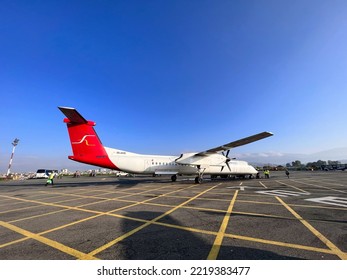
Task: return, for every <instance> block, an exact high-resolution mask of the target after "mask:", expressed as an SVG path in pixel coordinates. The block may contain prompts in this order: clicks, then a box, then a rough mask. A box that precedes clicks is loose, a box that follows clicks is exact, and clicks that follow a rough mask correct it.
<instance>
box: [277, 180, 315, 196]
mask: <svg viewBox="0 0 347 280" xmlns="http://www.w3.org/2000/svg"><path fill="white" fill-rule="evenodd" d="M276 182H277V183H279V184H282V185H285V186H288V187H291V188H293V189H296V190H298V191H300V192H302V193H307V194H308V193H309V192H307V191H305V190H303V189H300V188H298V187H296V186H293V185H290V184H287V183H283V182H281V181H276Z"/></svg>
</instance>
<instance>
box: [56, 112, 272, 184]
mask: <svg viewBox="0 0 347 280" xmlns="http://www.w3.org/2000/svg"><path fill="white" fill-rule="evenodd" d="M58 108H59V109H60V111H61V112H62V113H63V114H64V115H65V116H66V118H64V123H66V125H67V129H68V134H69V137H70V143H71V147H72V152H73V155H72V156H68V158H69V159H71V160H74V161H77V162H81V163H86V164H90V165H95V166H99V167H103V168H108V169H114V170H118V171H122V172H126V173H132V174H150V175H153V176H156V175H171V180H172V182H175V181H176V180H177V176H178V175H196V177H195V183H197V184H200V183H202V181H203V175H211V178H216V177H217V176H220V177H221V178H227V177H228V176H239V177H245V176H249V177H250V178H251V177H252V176H253V175H255V174H257V173H258V171H257V170H256V169H255V168H254V167H253V166H251V165H250V164H249V163H248V162H246V161H240V160H235V159H231V158H229V157H228V156H229V152H230V149H232V148H235V147H238V146H242V145H246V144H249V143H252V142H254V141H258V140H260V139H263V138H266V137H269V136H272V135H273V134H272V133H271V132H261V133H258V134H255V135H252V136H249V137H246V138H243V139H240V140H236V141H233V142H230V143H228V144H225V145H222V146H218V147H216V148H212V149H208V150H206V151H202V152H198V153H183V154H181V155H180V156H165V155H145V154H137V153H132V152H128V151H123V150H119V149H114V148H109V147H105V146H104V145H103V144H102V142H101V141H100V139H99V137H98V135H97V134H96V132H95V130H94V128H93V127H94V126H95V125H96V123H95V122H93V121H88V120H86V119H85V118H84V117H83V116H82V115H81V114H80V113H79V112H78V111H77V110H76V109H75V108H70V107H58ZM225 152H226V154H225Z"/></svg>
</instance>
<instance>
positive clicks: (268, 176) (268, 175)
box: [264, 169, 270, 179]
mask: <svg viewBox="0 0 347 280" xmlns="http://www.w3.org/2000/svg"><path fill="white" fill-rule="evenodd" d="M264 175H265V178H266V179H269V178H270V171H269V169H265V170H264Z"/></svg>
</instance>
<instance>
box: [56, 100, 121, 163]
mask: <svg viewBox="0 0 347 280" xmlns="http://www.w3.org/2000/svg"><path fill="white" fill-rule="evenodd" d="M58 108H59V109H60V111H62V112H63V114H64V115H65V116H66V117H67V118H65V119H64V122H65V123H66V124H67V129H68V132H69V136H70V142H71V147H72V152H73V156H69V159H72V160H75V161H79V162H83V163H87V164H92V165H97V166H101V167H106V168H110V169H118V168H117V167H116V166H115V165H114V164H113V163H112V162H111V160H110V159H109V157H108V154H107V152H106V150H105V148H104V146H103V145H102V143H101V141H100V139H99V137H98V135H97V134H96V132H95V130H94V128H93V126H95V122H92V121H87V120H86V119H85V118H83V117H82V116H81V114H80V113H78V112H77V110H76V109H74V108H68V107H58Z"/></svg>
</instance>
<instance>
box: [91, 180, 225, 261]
mask: <svg viewBox="0 0 347 280" xmlns="http://www.w3.org/2000/svg"><path fill="white" fill-rule="evenodd" d="M219 185H220V184H218V185H215V186H213V187H211V188H209V189H207V190H205V191H203V192H201V193H199V194H197V195H195V196H193V197H192V198H190V199H188V200H187V201H185V202H183V203H181V204H180V205H177V206H176V207H174V208H172V209H170V210H168V211H166V212H165V213H164V214H162V215H160V216H158V217H156V218H154V219H152V220H150V221H147V222H146V223H144V224H143V225H141V226H139V227H137V228H135V229H133V230H131V231H129V232H127V233H126V234H123V235H122V236H120V237H118V238H116V239H114V240H113V241H111V242H109V243H107V244H105V245H104V246H101V247H99V248H98V249H96V250H94V251H92V252H90V253H89V255H90V256H94V255H96V254H98V253H100V252H102V251H104V250H106V249H107V248H109V247H111V246H113V245H115V244H117V243H118V242H120V241H122V240H124V239H126V238H127V237H129V236H131V235H133V234H135V233H137V232H138V231H140V230H142V229H144V228H145V227H147V226H149V225H152V224H154V223H155V222H157V221H159V220H160V219H162V218H163V217H165V216H167V215H170V214H171V213H172V212H174V211H176V210H177V209H179V208H181V207H182V206H184V205H186V204H188V203H189V202H191V201H193V200H194V199H196V198H198V197H199V196H201V195H203V194H205V193H207V192H208V191H210V190H212V189H214V188H216V187H217V186H219Z"/></svg>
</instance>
